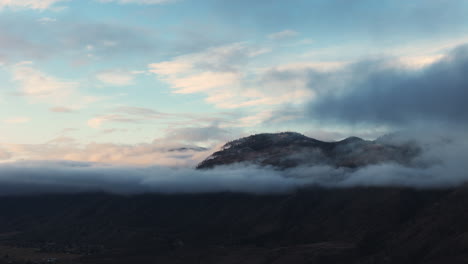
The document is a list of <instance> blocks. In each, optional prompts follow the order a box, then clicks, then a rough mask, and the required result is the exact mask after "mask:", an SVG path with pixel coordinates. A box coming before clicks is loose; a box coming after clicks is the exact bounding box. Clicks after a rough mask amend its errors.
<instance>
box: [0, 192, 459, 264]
mask: <svg viewBox="0 0 468 264" xmlns="http://www.w3.org/2000/svg"><path fill="white" fill-rule="evenodd" d="M466 208H468V188H466V187H460V188H457V189H444V190H414V189H402V188H353V189H320V188H311V189H307V190H305V189H304V190H300V191H297V192H295V193H291V194H283V195H262V196H257V195H247V194H233V193H218V194H198V195H182V194H179V195H156V194H151V195H149V194H148V195H137V196H127V197H126V196H114V195H107V194H79V195H71V194H69V195H43V196H35V197H3V198H0V210H1V212H2V214H1V217H0V228H1V233H0V238H1V245H2V247H0V251H1V253H2V255H3V256H5V255H6V254H7V252H8V250H10V251H11V250H12V249H13V248H15V247H19V248H22V249H25V248H32V249H35V251H32V252H33V253H34V252H36V253H34V254H36V255H37V254H42V255H41V256H57V255H58V256H62V257H57V258H58V261H63V262H62V263H138V262H140V263H343V262H346V263H466V261H468V251H467V247H468V239H467V234H468V224H467V223H468V210H467V209H466ZM33 253H31V254H32V255H31V258H33V256H35V255H34V254H33ZM10 255H11V253H10ZM11 256H12V255H11ZM63 256H68V257H69V258H70V256H74V258H72V259H71V260H70V259H65V258H63ZM11 258H12V257H9V258H4V259H3V260H0V263H7V262H6V261H7V259H9V260H11ZM65 260H67V261H68V262H65ZM2 261H3V262H2ZM15 263H26V262H15Z"/></svg>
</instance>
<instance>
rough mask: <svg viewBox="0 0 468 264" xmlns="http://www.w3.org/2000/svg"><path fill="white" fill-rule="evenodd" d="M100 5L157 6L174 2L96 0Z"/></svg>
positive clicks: (157, 0) (165, 0) (161, 0)
mask: <svg viewBox="0 0 468 264" xmlns="http://www.w3.org/2000/svg"><path fill="white" fill-rule="evenodd" d="M97 1H98V2H101V3H119V4H139V5H158V4H166V3H170V2H175V1H176V0H97Z"/></svg>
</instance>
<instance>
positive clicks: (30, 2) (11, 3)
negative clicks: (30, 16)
mask: <svg viewBox="0 0 468 264" xmlns="http://www.w3.org/2000/svg"><path fill="white" fill-rule="evenodd" d="M66 1H68V0H1V1H0V11H1V9H3V8H30V9H37V10H45V9H50V8H52V7H53V6H54V5H55V4H56V3H59V2H66Z"/></svg>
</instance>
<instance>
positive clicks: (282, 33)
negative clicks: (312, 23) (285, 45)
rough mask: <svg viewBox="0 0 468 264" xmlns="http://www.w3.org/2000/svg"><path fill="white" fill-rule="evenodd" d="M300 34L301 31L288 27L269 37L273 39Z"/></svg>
mask: <svg viewBox="0 0 468 264" xmlns="http://www.w3.org/2000/svg"><path fill="white" fill-rule="evenodd" d="M298 35H299V32H297V31H294V30H290V29H286V30H283V31H280V32H276V33H272V34H270V35H268V38H270V39H273V40H283V39H288V38H293V37H297V36H298Z"/></svg>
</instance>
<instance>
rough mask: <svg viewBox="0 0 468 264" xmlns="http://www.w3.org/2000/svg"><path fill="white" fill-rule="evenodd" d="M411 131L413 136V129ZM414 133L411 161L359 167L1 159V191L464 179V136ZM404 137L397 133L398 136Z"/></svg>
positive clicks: (219, 188) (444, 183) (467, 174)
mask: <svg viewBox="0 0 468 264" xmlns="http://www.w3.org/2000/svg"><path fill="white" fill-rule="evenodd" d="M412 135H413V136H412V137H411V139H412V140H414V138H415V137H414V135H415V134H412ZM419 135H420V134H419ZM418 137H419V139H418V141H419V142H418V144H420V146H421V147H422V149H423V152H422V154H421V155H420V156H418V157H417V158H416V160H414V162H412V165H411V166H403V165H399V164H394V163H383V164H377V165H370V166H366V167H362V168H359V169H348V168H332V167H328V166H312V167H296V168H292V169H287V170H282V171H280V170H275V169H274V168H271V167H267V168H265V167H257V166H254V165H249V164H237V165H233V166H225V167H216V168H214V169H208V170H195V169H194V168H174V167H164V166H151V167H130V166H116V165H107V164H100V163H87V162H73V161H17V162H13V163H4V164H1V165H0V193H1V194H2V195H14V194H37V193H74V192H98V191H103V192H111V193H119V194H134V193H147V192H157V193H200V192H226V191H231V192H247V193H282V192H288V191H293V190H295V189H297V188H300V187H306V186H312V185H316V186H324V187H340V188H342V187H353V186H407V187H415V188H438V187H451V186H457V185H460V184H463V183H464V182H466V181H468V162H467V157H468V142H467V140H466V139H465V138H464V137H462V136H453V135H450V137H446V136H444V137H440V136H431V137H427V136H426V137H422V136H418ZM397 138H398V137H397ZM408 138H409V137H403V136H401V135H400V139H397V140H408Z"/></svg>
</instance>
